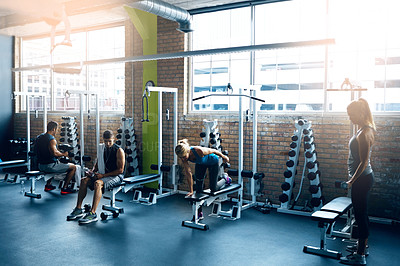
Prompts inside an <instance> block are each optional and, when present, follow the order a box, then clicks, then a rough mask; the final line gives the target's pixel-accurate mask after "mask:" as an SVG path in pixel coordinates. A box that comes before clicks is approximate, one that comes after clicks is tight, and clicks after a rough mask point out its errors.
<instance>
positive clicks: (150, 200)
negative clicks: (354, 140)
mask: <svg viewBox="0 0 400 266" xmlns="http://www.w3.org/2000/svg"><path fill="white" fill-rule="evenodd" d="M160 178H161V175H160V174H145V175H137V176H132V177H127V178H124V180H123V182H124V183H125V185H124V192H125V193H127V192H128V191H130V190H131V189H134V188H138V187H140V186H141V185H143V184H147V183H151V182H154V181H159V184H158V187H159V188H160V182H162V180H160ZM132 201H133V202H136V203H142V204H144V205H152V204H155V203H157V194H156V193H154V192H150V194H149V196H148V197H143V196H142V191H140V190H135V193H134V194H133V200H132Z"/></svg>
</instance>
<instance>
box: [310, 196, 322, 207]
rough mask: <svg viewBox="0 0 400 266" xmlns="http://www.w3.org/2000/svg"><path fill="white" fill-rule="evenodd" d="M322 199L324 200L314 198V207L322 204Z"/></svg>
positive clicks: (312, 201) (312, 202)
mask: <svg viewBox="0 0 400 266" xmlns="http://www.w3.org/2000/svg"><path fill="white" fill-rule="evenodd" d="M321 201H322V198H312V199H311V205H312V206H313V207H318V206H319V205H321Z"/></svg>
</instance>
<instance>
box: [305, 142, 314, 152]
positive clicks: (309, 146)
mask: <svg viewBox="0 0 400 266" xmlns="http://www.w3.org/2000/svg"><path fill="white" fill-rule="evenodd" d="M313 145H315V144H314V142H311V143H310V142H307V143H304V149H305V150H308V149H311V147H312V146H313Z"/></svg>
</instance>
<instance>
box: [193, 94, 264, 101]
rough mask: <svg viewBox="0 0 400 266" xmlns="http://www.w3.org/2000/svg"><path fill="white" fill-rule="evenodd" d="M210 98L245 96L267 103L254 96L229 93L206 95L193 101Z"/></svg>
mask: <svg viewBox="0 0 400 266" xmlns="http://www.w3.org/2000/svg"><path fill="white" fill-rule="evenodd" d="M210 96H224V97H226V96H243V97H247V98H250V99H252V100H257V101H260V102H263V103H265V100H263V99H260V98H256V97H253V96H249V95H246V94H240V93H239V94H228V93H214V94H207V95H204V96H200V97H197V98H194V99H193V100H192V101H197V100H201V99H204V98H207V97H210Z"/></svg>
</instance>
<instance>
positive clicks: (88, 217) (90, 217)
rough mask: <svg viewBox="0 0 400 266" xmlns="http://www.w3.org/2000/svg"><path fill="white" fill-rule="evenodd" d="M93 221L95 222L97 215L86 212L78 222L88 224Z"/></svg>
mask: <svg viewBox="0 0 400 266" xmlns="http://www.w3.org/2000/svg"><path fill="white" fill-rule="evenodd" d="M93 222H97V215H96V214H95V213H92V212H88V213H87V214H86V215H85V217H83V218H82V219H80V220H79V224H90V223H93Z"/></svg>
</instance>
